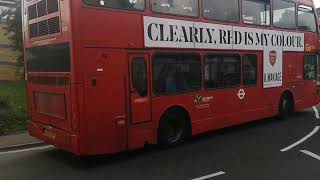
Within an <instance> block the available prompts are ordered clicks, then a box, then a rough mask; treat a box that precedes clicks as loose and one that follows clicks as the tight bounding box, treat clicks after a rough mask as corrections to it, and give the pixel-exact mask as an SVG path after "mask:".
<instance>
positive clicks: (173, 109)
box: [156, 105, 192, 139]
mask: <svg viewBox="0 0 320 180" xmlns="http://www.w3.org/2000/svg"><path fill="white" fill-rule="evenodd" d="M177 111H178V112H181V113H183V114H184V115H185V116H186V123H187V125H188V136H191V135H192V123H191V116H190V113H189V112H188V110H187V108H185V107H184V106H182V105H173V106H169V107H167V108H166V109H165V110H164V111H163V112H162V113H161V115H160V118H159V120H158V122H157V126H156V128H157V129H156V139H158V130H159V124H160V121H161V119H162V118H163V116H164V115H165V114H166V113H171V112H177Z"/></svg>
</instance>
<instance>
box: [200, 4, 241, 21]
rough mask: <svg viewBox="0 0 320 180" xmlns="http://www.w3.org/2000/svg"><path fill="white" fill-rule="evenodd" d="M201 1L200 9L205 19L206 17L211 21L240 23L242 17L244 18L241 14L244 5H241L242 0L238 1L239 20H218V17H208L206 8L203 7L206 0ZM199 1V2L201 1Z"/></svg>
mask: <svg viewBox="0 0 320 180" xmlns="http://www.w3.org/2000/svg"><path fill="white" fill-rule="evenodd" d="M200 1H201V7H200V11H201V15H202V17H203V18H204V19H206V20H210V21H218V22H228V23H239V22H241V19H242V17H241V16H242V14H241V12H242V11H241V7H242V5H241V2H242V1H241V0H237V1H238V20H237V21H223V20H218V19H211V18H208V17H206V16H205V15H204V9H203V4H204V3H203V1H204V0H200ZM200 1H199V2H200Z"/></svg>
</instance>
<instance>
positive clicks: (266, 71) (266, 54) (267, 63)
mask: <svg viewBox="0 0 320 180" xmlns="http://www.w3.org/2000/svg"><path fill="white" fill-rule="evenodd" d="M282 64H283V63H282V50H281V49H279V48H278V49H275V48H265V49H264V51H263V88H271V87H280V86H282V75H283V74H282Z"/></svg>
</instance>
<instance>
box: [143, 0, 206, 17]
mask: <svg viewBox="0 0 320 180" xmlns="http://www.w3.org/2000/svg"><path fill="white" fill-rule="evenodd" d="M196 1H197V2H198V7H197V11H198V12H197V15H196V16H188V15H183V14H173V13H166V12H160V11H154V10H153V4H152V0H149V2H150V3H149V7H150V11H151V12H152V13H156V14H163V15H169V16H177V17H188V18H194V19H196V18H199V17H200V14H202V13H201V12H200V11H202V8H201V7H200V6H201V5H200V1H199V0H196Z"/></svg>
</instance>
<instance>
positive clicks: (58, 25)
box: [23, 0, 78, 154]
mask: <svg viewBox="0 0 320 180" xmlns="http://www.w3.org/2000/svg"><path fill="white" fill-rule="evenodd" d="M69 4H70V2H69V0H63V1H60V0H38V1H30V0H24V1H23V14H24V16H23V34H24V46H25V54H26V55H25V70H26V73H25V76H26V80H27V94H28V113H29V121H28V125H27V127H28V130H29V133H30V134H31V135H32V136H34V137H36V138H38V139H40V140H43V141H45V142H47V143H50V144H53V145H55V146H57V147H59V148H62V149H65V150H67V151H71V152H74V153H76V154H77V151H78V150H77V149H78V148H77V147H78V146H77V136H76V135H75V131H76V123H75V122H72V117H73V116H74V115H73V114H74V113H75V112H74V110H72V108H71V107H72V106H71V104H72V103H71V98H72V97H71V89H72V86H73V85H72V84H73V83H72V78H71V77H72V65H71V64H72V53H71V52H72V50H71V46H72V43H71V42H72V41H71V32H70V30H71V26H70V19H71V18H70V7H69V6H70V5H69Z"/></svg>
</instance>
